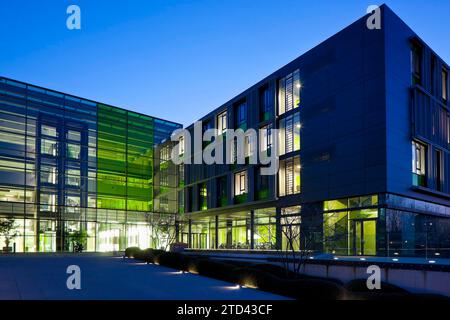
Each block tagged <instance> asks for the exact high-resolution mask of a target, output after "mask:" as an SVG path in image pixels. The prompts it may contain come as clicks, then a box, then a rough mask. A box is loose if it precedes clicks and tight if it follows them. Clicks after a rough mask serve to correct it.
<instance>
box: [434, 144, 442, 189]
mask: <svg viewBox="0 0 450 320" xmlns="http://www.w3.org/2000/svg"><path fill="white" fill-rule="evenodd" d="M435 161H436V166H435V167H436V190H437V191H442V152H441V151H439V150H436V153H435Z"/></svg>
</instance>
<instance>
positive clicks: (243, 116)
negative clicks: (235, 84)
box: [235, 101, 247, 129]
mask: <svg viewBox="0 0 450 320" xmlns="http://www.w3.org/2000/svg"><path fill="white" fill-rule="evenodd" d="M235 110H236V128H235V129H237V128H238V127H240V126H241V125H243V124H244V123H245V122H246V121H247V102H245V101H243V102H240V103H238V104H237V105H236V108H235Z"/></svg>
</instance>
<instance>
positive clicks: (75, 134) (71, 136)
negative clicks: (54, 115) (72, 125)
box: [66, 130, 81, 142]
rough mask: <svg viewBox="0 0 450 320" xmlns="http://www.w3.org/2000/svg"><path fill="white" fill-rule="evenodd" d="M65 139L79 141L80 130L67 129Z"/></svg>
mask: <svg viewBox="0 0 450 320" xmlns="http://www.w3.org/2000/svg"><path fill="white" fill-rule="evenodd" d="M66 139H67V140H70V141H75V142H80V141H81V132H80V131H74V130H68V131H67V135H66Z"/></svg>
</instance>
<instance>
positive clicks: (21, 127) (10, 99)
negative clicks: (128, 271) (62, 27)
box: [0, 78, 181, 252]
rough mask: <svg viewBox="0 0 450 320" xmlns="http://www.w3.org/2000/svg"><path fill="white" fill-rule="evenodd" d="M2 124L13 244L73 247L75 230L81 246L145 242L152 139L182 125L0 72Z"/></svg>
mask: <svg viewBox="0 0 450 320" xmlns="http://www.w3.org/2000/svg"><path fill="white" fill-rule="evenodd" d="M0 124H1V126H0V146H1V147H0V217H1V218H2V219H4V218H14V222H15V231H16V234H17V236H16V237H15V238H14V239H13V241H12V243H13V245H14V249H15V251H16V252H53V251H72V250H73V241H72V236H73V235H74V234H76V233H80V232H82V234H84V236H83V237H84V239H85V240H84V242H85V244H84V245H85V250H87V251H114V250H123V249H124V248H126V247H127V246H132V245H139V246H142V247H148V246H150V245H151V243H150V241H151V238H152V237H151V233H152V230H151V229H152V228H151V225H150V224H149V222H148V221H149V219H150V216H151V215H152V214H154V213H155V212H160V210H159V209H160V208H159V207H160V205H159V198H160V194H155V192H156V191H159V190H160V189H161V187H160V186H159V184H161V183H162V182H161V181H160V180H159V179H158V182H157V183H156V182H155V181H156V179H155V176H158V175H160V172H161V170H160V169H161V168H160V166H159V164H160V162H161V161H160V159H159V157H160V155H161V153H160V152H159V151H158V150H157V149H156V146H157V145H160V144H161V143H162V142H163V141H164V140H165V139H167V138H168V137H169V136H170V134H171V133H172V132H173V130H175V129H177V128H180V127H181V125H179V124H176V123H173V122H169V121H164V120H161V119H157V118H153V117H149V116H145V115H141V114H137V113H134V112H131V111H127V110H124V109H119V108H116V107H112V106H108V105H105V104H100V103H96V102H93V101H89V100H85V99H81V98H78V97H74V96H71V95H67V94H63V93H59V92H55V91H52V90H47V89H43V88H39V87H36V86H32V85H28V84H25V83H20V82H17V81H13V80H9V79H5V78H1V79H0ZM156 164H157V165H158V166H156ZM174 187H176V185H175V182H173V181H172V184H166V185H165V188H166V189H167V188H174ZM171 194H176V191H172V192H171ZM155 199H158V200H157V201H158V208H156V209H158V210H155V206H156V203H155V202H156V200H155ZM162 211H164V212H165V213H171V212H170V211H169V210H162ZM172 213H174V212H172ZM0 242H2V243H3V241H2V239H0Z"/></svg>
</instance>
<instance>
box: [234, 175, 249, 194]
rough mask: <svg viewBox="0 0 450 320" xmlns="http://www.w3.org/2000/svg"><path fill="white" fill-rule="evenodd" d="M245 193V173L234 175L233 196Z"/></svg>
mask: <svg viewBox="0 0 450 320" xmlns="http://www.w3.org/2000/svg"><path fill="white" fill-rule="evenodd" d="M246 193H247V171H241V172H238V173H235V174H234V195H235V196H240V195H243V194H246Z"/></svg>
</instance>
